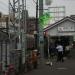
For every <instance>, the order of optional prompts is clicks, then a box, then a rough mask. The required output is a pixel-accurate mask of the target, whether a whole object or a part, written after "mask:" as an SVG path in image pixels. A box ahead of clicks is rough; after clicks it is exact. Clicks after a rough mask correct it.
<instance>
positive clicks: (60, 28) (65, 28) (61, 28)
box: [58, 26, 75, 32]
mask: <svg viewBox="0 0 75 75" xmlns="http://www.w3.org/2000/svg"><path fill="white" fill-rule="evenodd" d="M58 31H60V32H63V31H75V29H74V27H71V26H69V27H58Z"/></svg>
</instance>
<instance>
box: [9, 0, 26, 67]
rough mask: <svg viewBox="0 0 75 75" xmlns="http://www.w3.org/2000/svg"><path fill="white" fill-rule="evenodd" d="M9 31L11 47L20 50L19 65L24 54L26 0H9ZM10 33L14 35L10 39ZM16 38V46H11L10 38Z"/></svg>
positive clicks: (23, 60)
mask: <svg viewBox="0 0 75 75" xmlns="http://www.w3.org/2000/svg"><path fill="white" fill-rule="evenodd" d="M23 11H25V12H23ZM22 12H23V13H22ZM22 15H23V16H22ZM21 24H22V25H23V28H22V27H21ZM11 31H12V32H11ZM9 33H10V37H9V38H10V41H11V45H12V47H11V49H12V50H14V49H17V50H21V54H20V57H21V59H20V60H19V61H21V63H19V64H20V66H21V64H22V63H25V54H26V53H25V52H26V0H13V1H12V0H9ZM12 34H14V35H15V36H14V37H13V38H12V39H11V35H12ZM16 38H18V42H17V47H16V48H15V47H14V48H13V41H12V40H15V39H16ZM12 50H11V51H12ZM14 62H16V61H14Z"/></svg>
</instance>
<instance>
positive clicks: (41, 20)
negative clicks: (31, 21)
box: [39, 12, 52, 28]
mask: <svg viewBox="0 0 75 75" xmlns="http://www.w3.org/2000/svg"><path fill="white" fill-rule="evenodd" d="M50 19H52V17H51V16H50V13H48V12H47V13H44V14H43V15H42V16H40V17H39V24H40V25H41V27H42V28H44V27H45V26H46V25H47V24H48V22H49V20H50Z"/></svg>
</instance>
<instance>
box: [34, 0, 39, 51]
mask: <svg viewBox="0 0 75 75" xmlns="http://www.w3.org/2000/svg"><path fill="white" fill-rule="evenodd" d="M34 36H35V48H36V49H37V50H38V41H39V40H38V0H37V1H36V25H35V32H34Z"/></svg>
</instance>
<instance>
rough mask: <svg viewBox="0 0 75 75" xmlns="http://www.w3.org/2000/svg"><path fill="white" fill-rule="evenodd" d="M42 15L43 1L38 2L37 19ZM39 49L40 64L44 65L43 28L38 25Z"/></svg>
mask: <svg viewBox="0 0 75 75" xmlns="http://www.w3.org/2000/svg"><path fill="white" fill-rule="evenodd" d="M42 15H43V0H39V17H40V16H42ZM39 48H40V53H41V63H44V35H43V28H41V27H40V25H39Z"/></svg>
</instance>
